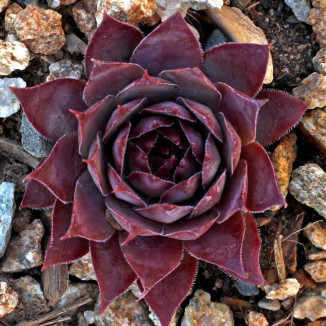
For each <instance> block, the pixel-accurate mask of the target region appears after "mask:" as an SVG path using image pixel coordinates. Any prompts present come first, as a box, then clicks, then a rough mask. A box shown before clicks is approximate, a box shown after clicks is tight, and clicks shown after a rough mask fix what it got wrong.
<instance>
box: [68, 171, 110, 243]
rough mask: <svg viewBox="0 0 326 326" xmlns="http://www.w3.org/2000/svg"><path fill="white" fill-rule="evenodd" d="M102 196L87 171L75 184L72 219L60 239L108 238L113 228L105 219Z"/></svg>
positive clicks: (101, 239) (96, 239)
mask: <svg viewBox="0 0 326 326" xmlns="http://www.w3.org/2000/svg"><path fill="white" fill-rule="evenodd" d="M105 211H106V206H105V203H104V197H103V196H102V194H101V193H100V192H99V190H98V189H97V187H96V186H95V184H94V182H93V180H92V178H91V176H90V175H89V173H88V171H85V172H84V173H83V174H82V175H81V176H80V177H79V178H78V181H77V184H76V189H75V196H74V204H73V213H72V219H71V223H70V226H69V229H68V231H67V233H66V234H65V236H64V237H62V239H69V238H73V237H81V238H85V239H88V240H94V241H104V240H106V239H108V238H110V237H111V236H112V235H113V233H114V229H113V228H112V227H111V226H110V224H109V223H108V222H107V220H106V219H105Z"/></svg>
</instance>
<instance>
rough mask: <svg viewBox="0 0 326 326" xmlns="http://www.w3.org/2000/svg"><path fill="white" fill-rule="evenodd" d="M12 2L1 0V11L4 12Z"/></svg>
mask: <svg viewBox="0 0 326 326" xmlns="http://www.w3.org/2000/svg"><path fill="white" fill-rule="evenodd" d="M9 4H10V0H0V12H3V11H4V10H5V9H6V8H8V6H9Z"/></svg>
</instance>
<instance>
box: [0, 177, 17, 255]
mask: <svg viewBox="0 0 326 326" xmlns="http://www.w3.org/2000/svg"><path fill="white" fill-rule="evenodd" d="M14 195H15V185H14V184H13V183H10V182H2V183H1V185H0V257H2V256H3V254H4V253H5V250H6V247H7V244H8V242H9V239H10V235H11V226H12V219H13V216H14V213H15V208H16V204H15V196H14Z"/></svg>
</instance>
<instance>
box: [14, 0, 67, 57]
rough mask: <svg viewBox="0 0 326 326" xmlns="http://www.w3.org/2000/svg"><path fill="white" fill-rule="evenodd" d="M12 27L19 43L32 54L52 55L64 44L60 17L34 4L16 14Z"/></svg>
mask: <svg viewBox="0 0 326 326" xmlns="http://www.w3.org/2000/svg"><path fill="white" fill-rule="evenodd" d="M14 27H15V31H16V33H17V35H18V37H19V39H20V41H22V42H23V43H24V44H25V45H26V46H27V47H28V48H29V49H30V50H31V51H32V52H34V53H41V54H45V55H49V54H53V53H55V52H57V51H59V50H60V49H61V48H62V47H63V45H64V44H65V42H66V38H65V34H64V31H63V29H62V24H61V15H60V14H59V13H57V12H56V11H53V10H45V9H43V8H40V7H38V6H36V5H34V4H31V5H28V6H27V7H26V8H25V9H24V10H22V11H20V12H19V13H18V15H17V17H16V19H15V22H14Z"/></svg>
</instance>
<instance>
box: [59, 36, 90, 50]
mask: <svg viewBox="0 0 326 326" xmlns="http://www.w3.org/2000/svg"><path fill="white" fill-rule="evenodd" d="M64 49H65V50H67V51H68V52H69V53H71V54H75V53H76V54H85V52H86V43H85V42H84V41H82V40H81V39H80V38H79V37H78V36H77V35H76V34H74V33H70V34H67V35H66V44H65V46H64Z"/></svg>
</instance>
